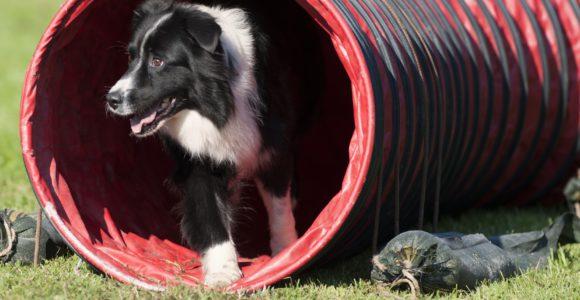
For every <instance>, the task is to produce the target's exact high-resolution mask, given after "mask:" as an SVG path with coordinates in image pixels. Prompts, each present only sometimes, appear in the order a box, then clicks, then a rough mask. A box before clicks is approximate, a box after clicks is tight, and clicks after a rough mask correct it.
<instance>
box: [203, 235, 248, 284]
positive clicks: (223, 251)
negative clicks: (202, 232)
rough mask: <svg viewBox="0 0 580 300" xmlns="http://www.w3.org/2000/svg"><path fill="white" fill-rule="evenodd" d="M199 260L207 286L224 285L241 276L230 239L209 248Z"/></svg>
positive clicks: (236, 256) (234, 249)
mask: <svg viewBox="0 0 580 300" xmlns="http://www.w3.org/2000/svg"><path fill="white" fill-rule="evenodd" d="M201 262H202V267H203V273H204V276H205V279H204V283H205V284H206V285H207V286H209V287H214V288H219V287H226V286H228V285H230V284H232V283H233V282H235V281H236V280H238V279H240V278H241V277H242V271H241V270H240V267H239V266H238V255H237V253H236V248H235V246H234V243H233V242H231V241H228V242H224V243H222V244H219V245H215V246H212V247H211V248H209V249H208V250H207V251H206V252H205V253H204V255H203V257H202V260H201Z"/></svg>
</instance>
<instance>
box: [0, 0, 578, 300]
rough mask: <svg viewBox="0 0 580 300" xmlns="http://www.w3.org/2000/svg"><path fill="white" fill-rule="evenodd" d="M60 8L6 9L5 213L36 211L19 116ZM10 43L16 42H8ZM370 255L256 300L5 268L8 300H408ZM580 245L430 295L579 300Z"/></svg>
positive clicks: (0, 292)
mask: <svg viewBox="0 0 580 300" xmlns="http://www.w3.org/2000/svg"><path fill="white" fill-rule="evenodd" d="M58 6H59V3H58V1H56V0H3V1H2V9H0V41H2V43H0V57H1V58H2V59H0V207H12V208H17V209H21V210H28V211H30V210H33V209H34V208H35V206H36V200H35V198H34V195H33V194H32V192H31V189H30V186H29V183H28V179H27V178H26V175H25V171H24V166H23V164H22V159H21V155H20V146H19V138H18V115H19V114H18V112H19V103H20V101H19V99H20V89H21V87H22V81H23V78H24V71H25V68H26V65H27V63H28V61H29V59H30V57H31V56H32V53H33V50H34V47H35V46H36V43H37V42H38V40H39V38H40V35H41V34H42V31H43V29H44V28H45V26H46V25H47V24H48V22H49V20H50V17H51V16H52V15H53V14H54V12H55V11H56V10H57V8H58ZM7 41H8V42H7ZM562 211H564V208H551V209H544V208H526V209H499V210H493V211H471V212H466V213H464V214H462V215H461V216H459V217H444V218H443V222H442V224H441V227H442V228H441V229H443V230H454V231H462V232H482V233H484V234H501V233H508V232H519V231H527V230H535V229H539V228H541V227H543V226H545V225H547V224H549V223H550V222H551V221H552V220H553V219H554V218H555V216H557V215H558V214H559V213H561V212H562ZM369 258H370V252H369V251H367V252H364V253H361V254H359V255H358V256H356V257H353V258H351V259H348V260H345V261H343V262H340V263H337V264H335V265H333V266H327V267H320V268H317V269H316V270H311V271H308V272H306V273H304V274H301V275H299V276H295V277H293V278H291V279H288V280H287V281H286V282H283V283H280V284H279V285H277V286H275V287H272V288H268V289H265V290H263V291H260V292H257V293H254V294H251V295H237V294H233V295H227V294H221V293H218V292H209V291H204V290H202V289H198V288H187V287H176V288H173V289H170V290H169V291H167V292H164V293H152V292H146V291H142V290H138V289H136V288H134V287H131V286H127V285H123V284H120V283H117V282H116V281H114V280H112V279H110V278H107V277H104V276H100V275H96V274H94V273H93V272H91V271H90V270H89V269H88V268H87V266H85V265H81V266H80V267H78V268H77V266H76V265H77V261H78V258H77V257H74V256H71V257H65V258H59V259H55V260H52V261H49V262H47V263H45V264H44V265H42V266H41V267H39V268H32V267H27V266H20V265H0V299H45V298H49V299H109V298H114V299H117V298H123V299H125V298H130V299H136V298H139V299H141V298H145V299H158V298H164V299H181V298H199V299H215V298H218V299H222V298H224V299H225V298H232V299H233V298H238V297H249V298H256V299H262V298H266V299H269V298H283V299H294V298H307V299H363V298H364V299H373V298H377V299H378V298H384V297H393V296H398V297H404V298H408V297H409V296H410V295H409V294H407V293H404V292H394V291H390V290H389V289H387V288H385V287H382V286H380V285H376V284H373V283H371V282H370V280H369V269H370V264H369ZM579 259H580V245H567V246H564V247H562V248H560V250H559V251H558V252H557V253H556V254H555V255H554V257H553V258H552V259H551V260H550V263H549V266H548V267H547V268H546V269H542V270H536V271H531V272H527V273H525V274H523V275H522V276H519V277H516V278H511V279H508V280H504V281H500V282H494V283H485V284H483V285H482V286H481V287H479V288H477V289H476V290H474V291H469V292H465V291H453V292H451V293H441V294H433V295H425V296H424V297H425V298H433V299H440V298H452V299H455V298H461V299H494V298H502V299H574V298H576V299H578V298H579V297H580V263H579V262H578V260H579Z"/></svg>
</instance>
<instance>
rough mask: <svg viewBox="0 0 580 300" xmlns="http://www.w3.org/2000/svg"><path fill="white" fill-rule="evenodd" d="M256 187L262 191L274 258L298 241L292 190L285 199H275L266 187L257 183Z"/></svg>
mask: <svg viewBox="0 0 580 300" xmlns="http://www.w3.org/2000/svg"><path fill="white" fill-rule="evenodd" d="M256 185H257V187H258V190H259V191H260V196H261V197H262V201H264V206H265V207H266V211H268V220H269V223H270V249H271V250H272V256H275V255H276V254H278V253H280V251H282V250H284V248H286V247H288V246H290V244H292V243H294V242H295V241H296V240H297V239H298V234H297V233H296V221H295V220H294V213H293V212H292V206H293V204H292V202H293V201H292V197H291V196H290V194H291V193H290V188H289V189H288V191H287V192H286V195H284V197H281V198H279V197H275V196H274V195H272V194H270V193H269V192H267V191H266V190H265V189H264V185H263V184H262V183H261V182H260V181H257V182H256Z"/></svg>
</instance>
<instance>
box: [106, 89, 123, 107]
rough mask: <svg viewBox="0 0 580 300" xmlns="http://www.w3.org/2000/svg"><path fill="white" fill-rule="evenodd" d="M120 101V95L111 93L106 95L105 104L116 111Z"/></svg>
mask: <svg viewBox="0 0 580 300" xmlns="http://www.w3.org/2000/svg"><path fill="white" fill-rule="evenodd" d="M121 101H122V99H121V94H120V93H116V92H112V93H108V94H107V103H108V104H109V106H110V107H111V108H112V109H117V107H119V105H120V104H121Z"/></svg>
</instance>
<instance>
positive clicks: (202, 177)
mask: <svg viewBox="0 0 580 300" xmlns="http://www.w3.org/2000/svg"><path fill="white" fill-rule="evenodd" d="M224 177H226V176H220V175H216V173H215V171H213V172H210V171H209V170H205V169H203V168H196V169H194V170H193V171H192V172H191V174H190V175H189V177H188V179H187V182H186V184H185V186H184V190H185V201H184V207H183V219H182V221H181V230H182V233H183V235H184V237H185V239H186V240H187V242H188V243H189V245H190V246H191V247H192V248H193V249H195V250H197V251H199V252H200V253H201V254H202V267H203V272H204V276H205V279H204V282H205V284H206V285H207V286H210V287H216V288H217V287H225V286H228V285H229V284H231V283H233V282H234V281H236V280H238V279H240V277H241V276H242V272H241V271H240V268H239V266H238V259H237V253H236V248H235V246H234V243H233V241H232V237H231V232H230V227H231V211H230V208H229V203H228V201H227V197H228V190H227V180H228V178H224Z"/></svg>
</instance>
